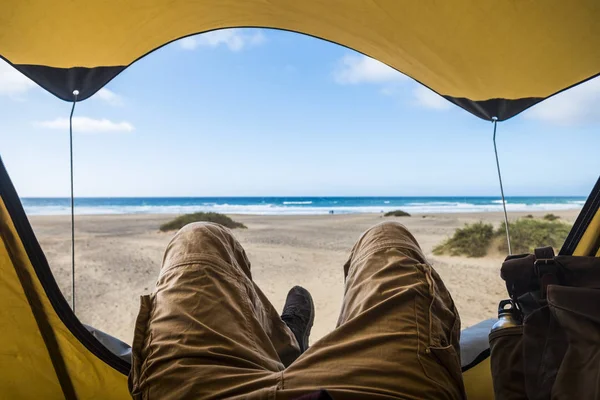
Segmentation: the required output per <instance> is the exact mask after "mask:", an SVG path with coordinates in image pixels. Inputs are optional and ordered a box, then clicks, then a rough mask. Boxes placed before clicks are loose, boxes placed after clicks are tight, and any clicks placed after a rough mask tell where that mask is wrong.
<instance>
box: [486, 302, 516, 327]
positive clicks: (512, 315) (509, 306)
mask: <svg viewBox="0 0 600 400" xmlns="http://www.w3.org/2000/svg"><path fill="white" fill-rule="evenodd" d="M521 322H522V320H521V312H520V311H519V310H518V309H517V307H516V306H515V303H514V302H513V301H512V300H502V301H501V302H500V304H499V305H498V321H497V322H496V323H495V324H494V326H492V332H495V331H498V330H500V329H506V328H512V327H513V326H519V325H521Z"/></svg>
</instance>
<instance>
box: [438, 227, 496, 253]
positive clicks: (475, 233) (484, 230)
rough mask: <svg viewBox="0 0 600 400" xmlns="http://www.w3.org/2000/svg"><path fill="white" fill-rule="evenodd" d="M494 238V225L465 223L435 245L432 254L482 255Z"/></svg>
mask: <svg viewBox="0 0 600 400" xmlns="http://www.w3.org/2000/svg"><path fill="white" fill-rule="evenodd" d="M492 239H494V226H493V225H492V224H487V223H483V222H476V223H474V224H465V226H464V227H463V228H458V229H457V230H456V232H454V235H453V236H452V237H451V238H449V239H447V240H446V241H444V242H443V243H441V244H439V245H437V246H436V247H434V249H433V254H435V255H442V254H449V255H451V256H467V257H483V256H485V255H486V254H487V251H488V248H489V247H490V244H491V243H492Z"/></svg>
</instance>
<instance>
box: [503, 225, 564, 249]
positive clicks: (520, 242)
mask: <svg viewBox="0 0 600 400" xmlns="http://www.w3.org/2000/svg"><path fill="white" fill-rule="evenodd" d="M505 226H506V225H505V223H504V222H503V223H502V224H501V225H500V227H499V228H498V230H497V231H496V235H498V236H502V235H506V230H505V229H506V228H505ZM571 226H572V225H571V224H568V223H565V222H561V221H556V220H551V221H549V220H539V219H518V220H516V221H514V222H510V223H509V224H508V227H509V230H510V243H511V247H512V251H513V253H515V254H521V253H533V251H534V250H535V248H536V247H542V246H551V247H553V248H554V249H555V250H558V249H559V248H560V247H561V246H562V244H563V243H564V241H565V239H566V238H567V235H568V234H569V232H570V231H571ZM498 249H499V250H500V251H502V252H504V253H507V252H508V245H507V244H506V241H505V240H503V241H502V242H500V245H499V246H498Z"/></svg>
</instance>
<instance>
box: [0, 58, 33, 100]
mask: <svg viewBox="0 0 600 400" xmlns="http://www.w3.org/2000/svg"><path fill="white" fill-rule="evenodd" d="M33 87H35V83H34V82H33V81H32V80H31V79H29V78H27V77H26V76H25V75H23V74H22V73H20V72H19V71H17V70H16V69H14V68H13V67H12V66H11V65H10V64H8V63H7V62H5V61H2V60H0V95H6V96H10V97H18V96H21V95H23V94H25V93H26V92H27V91H28V90H29V89H31V88H33Z"/></svg>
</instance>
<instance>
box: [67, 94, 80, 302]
mask: <svg viewBox="0 0 600 400" xmlns="http://www.w3.org/2000/svg"><path fill="white" fill-rule="evenodd" d="M78 95H79V90H74V91H73V96H74V98H73V107H71V115H70V116H69V154H70V156H71V167H70V170H71V308H72V309H73V314H75V196H74V191H73V112H75V104H77V96H78Z"/></svg>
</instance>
